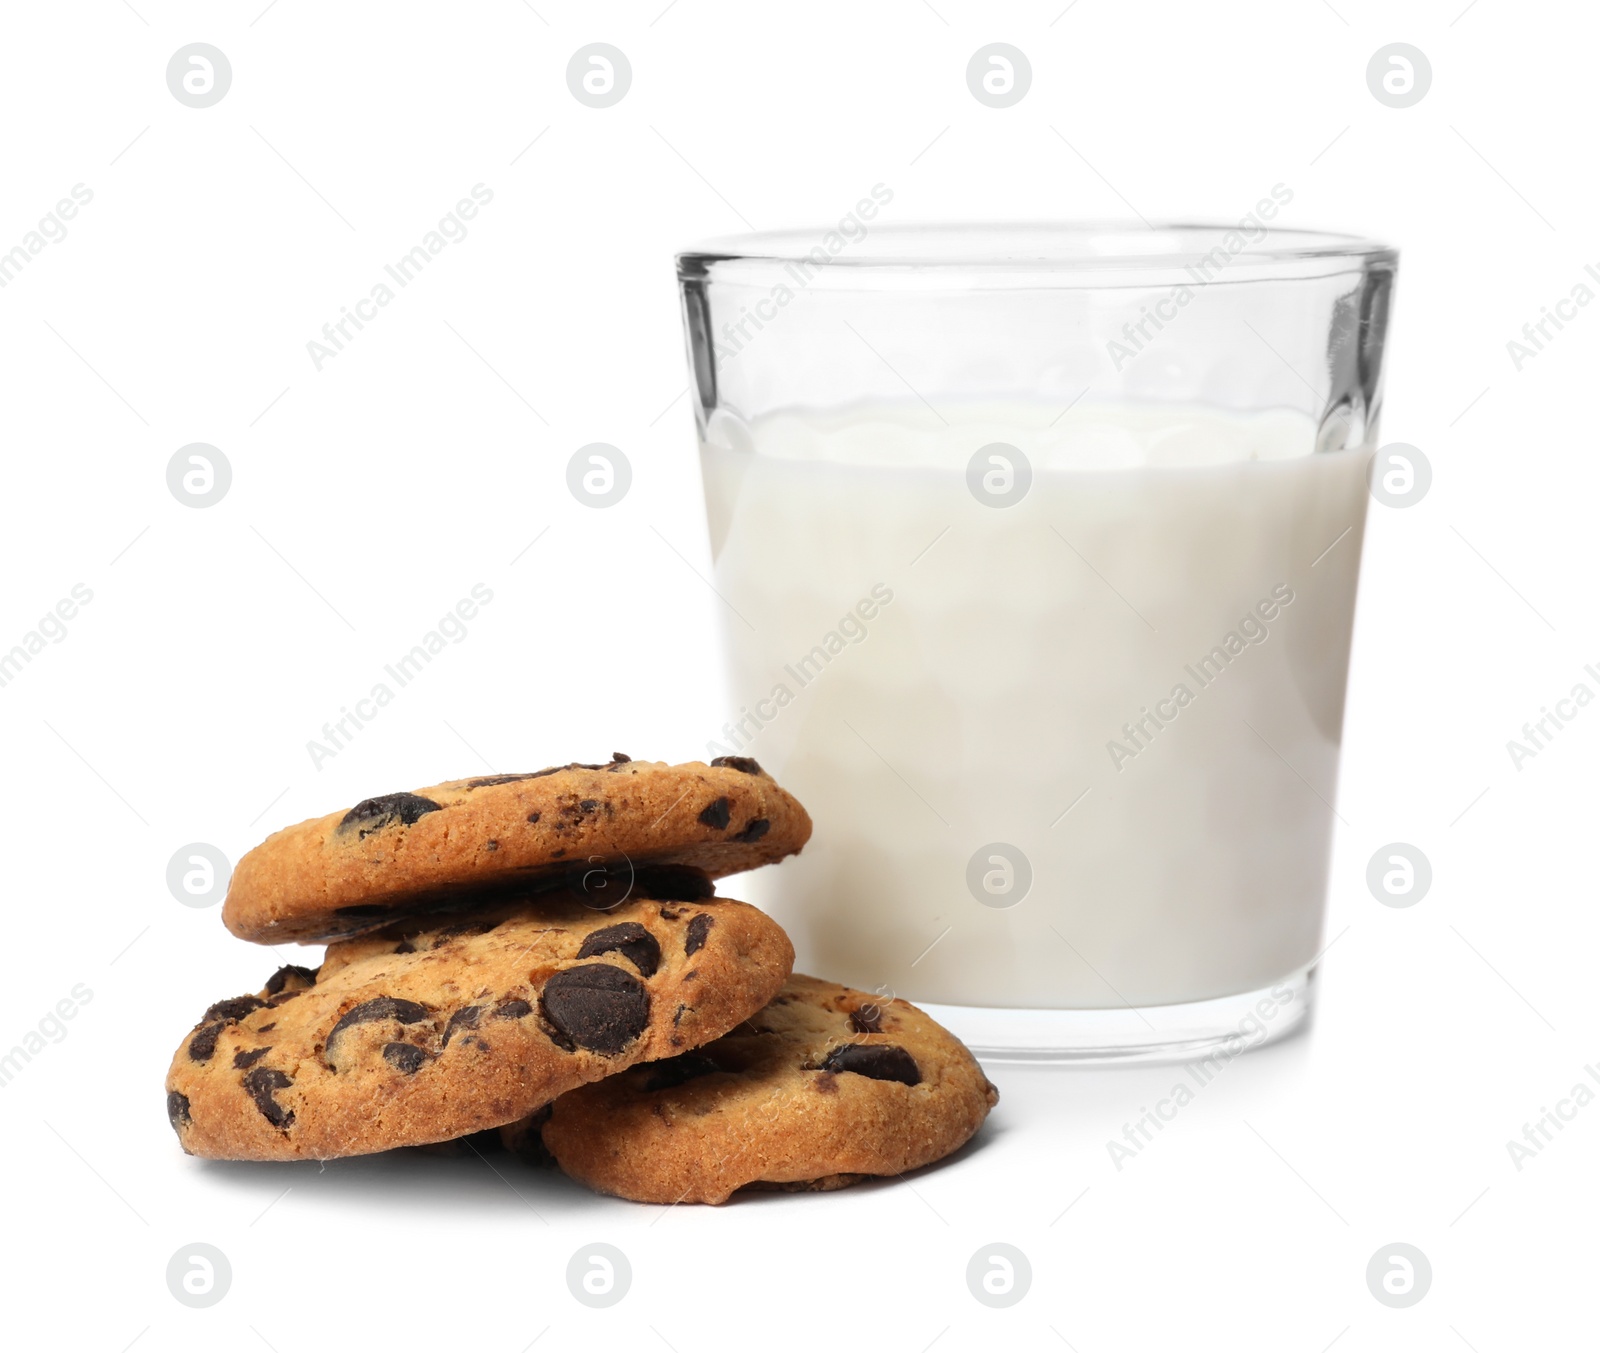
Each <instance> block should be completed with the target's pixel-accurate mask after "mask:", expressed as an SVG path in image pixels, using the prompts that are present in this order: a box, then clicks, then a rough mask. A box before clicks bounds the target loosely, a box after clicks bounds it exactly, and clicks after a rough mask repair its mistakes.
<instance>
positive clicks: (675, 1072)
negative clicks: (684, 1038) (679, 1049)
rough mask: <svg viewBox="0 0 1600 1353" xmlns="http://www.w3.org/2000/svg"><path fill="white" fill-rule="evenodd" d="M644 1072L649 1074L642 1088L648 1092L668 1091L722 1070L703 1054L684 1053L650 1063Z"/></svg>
mask: <svg viewBox="0 0 1600 1353" xmlns="http://www.w3.org/2000/svg"><path fill="white" fill-rule="evenodd" d="M646 1070H647V1071H648V1072H649V1074H648V1075H647V1076H646V1077H645V1081H644V1088H645V1090H646V1091H647V1092H649V1091H655V1090H670V1089H672V1088H673V1087H674V1086H676V1085H682V1084H683V1083H684V1082H685V1081H692V1080H695V1079H696V1078H697V1077H700V1076H709V1075H710V1074H711V1073H712V1072H713V1071H721V1070H722V1068H721V1067H720V1066H718V1065H717V1064H716V1063H715V1062H713V1061H712V1060H711V1059H710V1058H709V1057H707V1056H705V1055H704V1054H703V1053H698V1052H685V1053H682V1054H680V1055H679V1056H677V1057H668V1058H667V1059H666V1060H665V1061H662V1062H652V1063H650V1065H649V1067H647V1068H646Z"/></svg>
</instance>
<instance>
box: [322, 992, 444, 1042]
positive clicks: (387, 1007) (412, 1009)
mask: <svg viewBox="0 0 1600 1353" xmlns="http://www.w3.org/2000/svg"><path fill="white" fill-rule="evenodd" d="M427 1018H428V1010H427V1007H426V1006H422V1005H418V1004H417V1003H416V1002H415V1001H402V1000H398V999H397V998H395V997H393V996H379V997H377V998H375V999H374V1000H370V1001H362V1003H361V1004H360V1005H357V1006H353V1007H351V1008H350V1009H349V1010H346V1011H345V1012H344V1014H343V1015H342V1016H340V1018H339V1022H338V1023H337V1024H335V1025H334V1026H333V1028H331V1029H329V1030H328V1037H327V1039H326V1040H325V1048H324V1050H325V1051H331V1050H332V1048H333V1040H334V1039H336V1038H337V1037H338V1036H339V1035H340V1034H342V1033H343V1032H344V1031H345V1030H346V1029H348V1028H349V1027H350V1026H351V1025H352V1024H367V1023H370V1022H371V1021H373V1020H378V1019H392V1020H396V1021H398V1022H399V1023H401V1024H417V1023H420V1022H421V1021H422V1020H425V1019H427Z"/></svg>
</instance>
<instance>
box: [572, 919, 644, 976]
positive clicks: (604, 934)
mask: <svg viewBox="0 0 1600 1353" xmlns="http://www.w3.org/2000/svg"><path fill="white" fill-rule="evenodd" d="M596 954H621V955H622V956H623V957H624V958H626V959H627V960H628V961H629V962H630V963H632V964H633V966H634V967H636V968H637V969H638V970H639V976H641V977H653V976H655V971H656V969H657V968H659V967H660V966H661V945H660V944H659V943H657V941H656V937H655V936H654V935H652V934H651V933H650V932H649V931H648V930H646V929H645V928H644V927H643V926H642V925H640V924H639V923H638V922H637V921H623V922H622V923H621V924H620V925H608V926H607V927H606V928H605V929H604V930H596V931H594V932H593V933H591V934H590V935H589V936H588V937H587V938H586V939H585V940H584V942H583V943H582V945H580V946H579V948H578V957H579V958H593V957H594V956H595V955H596Z"/></svg>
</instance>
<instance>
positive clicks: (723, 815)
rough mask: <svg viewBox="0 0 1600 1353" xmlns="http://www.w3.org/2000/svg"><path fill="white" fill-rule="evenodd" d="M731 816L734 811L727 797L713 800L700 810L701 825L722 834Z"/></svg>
mask: <svg viewBox="0 0 1600 1353" xmlns="http://www.w3.org/2000/svg"><path fill="white" fill-rule="evenodd" d="M731 815H732V809H731V808H730V807H729V805H728V800H727V797H726V796H723V797H722V798H720V799H712V800H711V802H710V803H708V804H707V805H706V806H705V807H704V808H702V809H701V810H700V823H701V825H702V826H705V827H711V828H714V829H715V830H716V831H719V832H720V831H721V830H722V829H723V828H724V827H726V826H727V825H728V818H729V817H730V816H731Z"/></svg>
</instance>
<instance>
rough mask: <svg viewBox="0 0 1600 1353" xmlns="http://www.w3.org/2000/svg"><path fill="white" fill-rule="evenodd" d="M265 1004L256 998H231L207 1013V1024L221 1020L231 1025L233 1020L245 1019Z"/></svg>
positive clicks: (219, 1002) (217, 1004) (218, 1003)
mask: <svg viewBox="0 0 1600 1353" xmlns="http://www.w3.org/2000/svg"><path fill="white" fill-rule="evenodd" d="M265 1004H266V1002H265V1001H263V1000H261V999H260V998H259V997H256V996H230V997H229V998H228V999H227V1000H225V1001H218V1002H217V1003H216V1004H215V1005H213V1006H212V1007H211V1008H210V1009H209V1010H207V1011H206V1013H205V1022H206V1023H210V1022H211V1021H212V1020H214V1019H221V1020H227V1021H229V1022H230V1023H231V1022H232V1021H233V1020H238V1019H243V1018H244V1017H245V1016H246V1015H248V1014H249V1013H250V1012H251V1011H252V1010H259V1009H261V1007H262V1006H264V1005H265Z"/></svg>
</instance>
